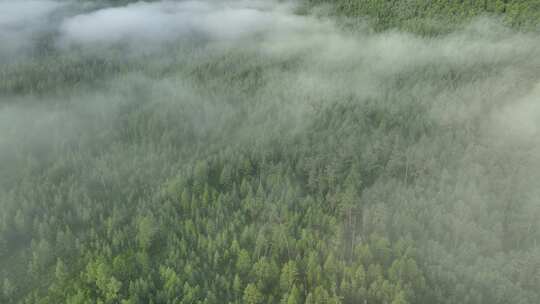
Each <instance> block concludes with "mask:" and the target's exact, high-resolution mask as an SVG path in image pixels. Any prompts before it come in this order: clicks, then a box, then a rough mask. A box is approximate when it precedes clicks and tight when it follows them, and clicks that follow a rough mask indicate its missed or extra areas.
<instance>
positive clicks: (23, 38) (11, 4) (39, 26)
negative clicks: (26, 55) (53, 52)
mask: <svg viewBox="0 0 540 304" xmlns="http://www.w3.org/2000/svg"><path fill="white" fill-rule="evenodd" d="M64 5H65V3H62V2H59V1H52V0H43V1H38V0H20V1H11V0H0V62H1V61H2V59H4V60H6V59H9V58H8V57H12V56H13V55H14V54H17V53H19V52H24V51H26V50H28V48H30V47H32V45H33V41H34V40H35V38H37V35H38V34H39V33H42V32H44V31H46V30H47V29H49V28H50V22H49V20H48V19H49V16H50V15H51V14H52V13H53V12H54V11H55V10H57V9H59V8H60V7H62V6H64Z"/></svg>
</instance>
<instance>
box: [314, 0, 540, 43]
mask: <svg viewBox="0 0 540 304" xmlns="http://www.w3.org/2000/svg"><path fill="white" fill-rule="evenodd" d="M307 1H308V3H309V5H308V7H309V6H313V5H315V6H316V7H317V6H319V5H321V4H326V5H327V6H328V8H329V10H330V11H331V12H332V13H333V14H336V15H342V16H347V17H350V18H352V19H362V20H364V21H366V20H367V21H368V23H370V25H371V26H372V27H373V29H375V30H378V31H381V30H388V29H396V28H397V29H400V30H405V31H410V32H414V33H417V34H421V35H437V34H441V33H448V32H452V31H454V30H456V28H459V27H460V26H461V25H463V24H465V23H467V22H470V21H471V20H473V19H474V18H477V17H479V16H490V17H491V18H496V19H499V20H500V21H501V22H502V23H504V24H506V25H507V26H510V27H513V28H515V29H519V30H525V31H530V30H536V31H538V29H539V25H540V1H539V0H459V1H448V0H307Z"/></svg>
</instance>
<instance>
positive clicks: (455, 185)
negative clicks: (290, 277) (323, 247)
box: [0, 0, 540, 303]
mask: <svg viewBox="0 0 540 304" xmlns="http://www.w3.org/2000/svg"><path fill="white" fill-rule="evenodd" d="M298 7H299V4H296V3H289V2H274V1H254V0H242V1H156V2H135V3H131V4H127V5H123V6H118V5H107V4H105V3H102V2H99V3H94V4H88V3H85V2H79V1H30V0H25V1H8V0H0V69H1V72H0V211H1V212H0V236H2V240H3V242H0V246H2V244H4V245H3V246H5V248H7V249H6V250H5V251H6V252H7V253H4V254H3V253H2V252H0V258H1V259H0V266H1V267H0V269H1V268H4V269H8V270H6V271H4V272H1V271H0V279H2V278H6V279H9V280H10V281H12V282H15V283H14V284H15V285H16V286H17V289H16V290H17V291H16V293H14V294H17V295H19V296H20V298H23V297H27V296H28V297H29V295H30V293H31V291H32V290H30V288H33V287H28V286H34V285H32V284H26V283H25V274H26V273H27V272H28V271H29V270H28V269H27V267H26V266H21V265H26V263H27V262H28V261H30V260H32V259H34V260H36V261H34V260H32V263H34V264H32V265H37V264H39V265H38V266H32V267H37V269H39V270H35V269H34V270H32V271H35V272H36V271H37V272H42V273H47V272H48V271H52V272H54V271H55V270H54V269H53V268H54V267H55V265H56V264H55V263H57V260H58V259H62V258H65V259H67V257H64V256H63V253H62V251H54V250H51V252H53V251H54V252H55V253H54V254H52V253H51V254H50V256H47V257H46V258H43V260H40V258H39V257H36V256H45V254H38V253H39V252H41V251H39V250H41V249H39V248H41V247H40V246H38V244H41V243H40V242H41V240H47V242H49V243H51V246H56V245H55V244H56V242H57V241H56V237H51V238H50V240H49V239H48V236H45V234H46V233H45V232H47V233H49V232H50V234H51V235H53V234H54V235H56V232H55V230H54V229H55V228H51V227H61V228H58V229H68V228H69V229H68V230H69V231H70V233H73V234H74V235H76V238H77V239H78V241H77V242H79V243H77V244H78V245H77V246H79V247H77V248H78V249H76V250H80V251H81V252H82V251H85V250H91V249H89V248H92V250H94V249H95V248H98V247H99V246H98V245H96V244H97V243H99V242H97V241H95V242H90V240H94V239H93V238H94V237H95V235H97V234H100V233H103V234H105V232H103V231H102V230H100V229H102V228H100V227H104V225H106V224H105V222H106V221H107V220H106V219H110V222H113V221H114V220H118V221H121V220H120V219H117V218H116V217H114V216H113V215H112V213H113V211H112V210H113V209H114V210H116V211H114V212H117V211H118V210H123V211H125V212H126V213H127V214H130V215H132V216H133V218H134V220H138V219H140V217H138V215H136V214H131V213H130V212H140V213H137V214H143V215H144V214H146V213H144V212H148V211H147V210H154V211H153V212H155V213H154V214H158V213H159V212H158V211H156V210H158V209H159V208H158V206H161V205H158V204H157V203H155V201H156V200H158V199H157V198H156V197H159V198H161V196H160V195H162V193H163V188H164V187H165V188H166V187H167V186H168V185H170V184H171V183H173V184H174V181H175V180H176V178H177V177H178V176H182V177H185V176H191V175H192V174H196V172H198V171H197V168H198V167H197V165H196V164H199V162H204V161H208V160H209V159H212V160H214V159H222V158H223V159H225V160H223V162H224V163H226V164H236V163H239V162H240V161H237V160H236V158H235V157H237V156H238V155H243V154H242V153H245V154H246V155H250V156H249V157H248V158H250V160H251V161H252V162H253V163H255V162H260V163H257V164H254V165H253V167H254V168H258V169H257V170H260V171H257V172H259V173H258V174H259V175H260V176H258V177H257V178H253V180H252V181H251V180H250V181H251V182H252V183H253V187H254V192H256V191H257V187H261V189H262V187H267V188H266V190H267V191H268V193H274V192H271V191H275V193H276V194H275V195H276V196H278V197H279V195H282V194H281V193H282V192H285V190H283V191H282V190H281V189H280V188H279V187H282V186H283V184H285V183H278V184H279V185H280V186H279V187H278V186H276V187H274V188H272V187H271V186H269V185H268V184H264V183H263V182H262V181H261V180H264V178H267V179H268V180H272V176H274V175H275V176H286V179H287V183H286V184H287V185H288V186H290V187H293V188H295V189H300V190H297V192H298V196H299V197H301V198H302V199H306V200H308V199H312V198H314V199H315V200H316V201H317V202H320V203H321V205H323V206H333V205H332V204H334V203H335V201H336V200H337V201H339V200H340V198H341V197H342V192H344V191H345V189H344V187H345V186H343V188H342V187H341V185H345V182H344V181H345V180H346V179H347V177H348V176H353V175H354V176H356V175H355V174H358V175H359V176H361V178H359V179H361V182H360V181H358V182H357V183H356V184H355V186H354V187H355V189H357V190H358V194H357V196H356V197H355V199H354V200H353V205H355V206H358V208H359V209H361V210H362V211H361V212H360V211H358V214H360V215H359V218H360V219H359V220H358V225H357V226H354V227H352V226H350V223H349V221H350V220H345V219H344V217H342V216H341V215H339V216H336V220H335V224H336V227H340V228H336V230H335V231H340V233H341V231H342V230H343V231H346V232H343V235H345V236H346V237H345V238H352V240H353V241H347V242H349V243H351V242H352V243H354V244H353V245H350V246H352V248H354V247H355V246H363V245H364V244H367V243H369V240H370V238H371V237H372V236H377V237H379V236H382V237H384V238H387V239H388V240H390V242H392V243H394V242H397V240H407V241H411V242H413V243H414V244H415V246H416V248H417V249H416V251H415V254H414V258H415V261H417V263H418V267H419V269H421V271H422V272H423V274H424V276H425V278H426V281H427V283H426V284H427V286H428V287H429V288H426V287H425V286H424V287H422V288H420V287H418V290H420V289H421V290H422V291H421V292H420V291H419V292H418V293H417V294H422V295H421V296H420V295H417V298H414V297H413V296H410V298H409V301H412V303H414V299H416V300H417V301H418V302H417V303H420V302H419V301H420V299H424V300H426V299H428V300H429V299H431V300H433V299H442V298H444V299H446V301H448V303H484V302H485V303H509V301H510V298H511V297H519V299H520V300H521V302H520V303H533V302H534V299H538V296H540V294H539V293H538V290H537V289H534V288H533V287H531V286H535V285H534V284H536V283H540V271H539V270H538V269H535V270H531V266H530V265H538V263H540V254H539V252H540V249H539V248H538V247H537V240H538V239H539V238H540V193H539V192H538V191H539V190H538V189H540V187H538V186H539V183H538V181H539V180H540V158H539V155H540V39H539V38H540V37H539V36H538V35H537V34H533V33H521V32H515V31H513V30H510V29H508V28H505V27H503V26H502V25H500V24H499V23H497V21H495V20H491V19H488V18H480V19H477V20H474V21H473V22H471V23H470V24H468V25H467V26H466V27H465V29H464V30H460V31H457V32H453V33H451V34H448V35H443V36H437V37H429V38H428V37H420V36H416V35H412V34H408V33H404V32H400V31H398V30H392V31H386V32H380V33H375V32H373V31H371V29H370V28H369V27H368V26H365V27H361V28H358V29H355V30H354V31H350V30H346V29H343V28H342V27H341V26H339V25H338V23H336V22H335V20H333V19H331V18H330V17H322V16H314V15H310V14H307V15H300V14H297V11H298ZM279 160H281V161H282V163H280V164H275V167H271V165H269V164H274V163H273V162H276V163H278V162H279ZM208 162H209V163H212V161H208ZM209 166H210V165H209ZM265 168H266V169H267V170H266V171H265ZM268 168H271V170H270V169H268ZM212 170H215V171H219V172H221V170H222V168H221V167H219V168H214V169H208V171H209V172H213V171H212ZM223 170H224V169H223ZM295 170H296V171H295ZM291 172H301V173H291ZM355 172H356V173H355ZM208 174H210V173H208ZM273 174H274V175H273ZM279 174H282V175H279ZM314 176H315V177H316V178H315V177H314ZM317 176H318V177H317ZM263 177H264V178H263ZM209 180H211V178H210V177H209ZM248 180H249V179H248ZM347 180H350V178H349V179H347ZM171 181H173V182H171ZM233 183H234V187H240V184H243V183H242V180H234V181H232V182H231V185H232V184H233ZM248 183H249V182H248ZM180 184H181V183H180ZM263 184H264V185H263ZM182 185H183V184H182ZM259 185H261V186H259ZM193 187H194V188H195V186H193ZM230 187H233V186H230ZM234 187H233V188H234ZM283 187H285V186H283ZM29 189H31V190H32V191H30V190H29ZM235 189H236V188H235ZM178 191H179V193H180V194H181V193H182V189H180V190H178ZM231 191H232V190H231ZM260 191H262V190H260ZM217 192H219V191H218V190H216V193H217ZM257 193H258V192H257ZM180 194H178V195H176V196H174V197H175V198H176V199H178V197H180ZM212 195H214V194H212ZM227 195H228V194H227ZM234 195H236V194H230V196H231V197H233V196H234ZM250 195H251V194H250ZM215 196H216V197H217V194H215ZM268 199H269V200H271V199H275V197H271V196H269V198H268ZM276 200H277V199H276ZM282 201H285V199H283V198H282ZM154 203H155V205H154ZM268 204H269V205H270V203H268ZM51 206H55V207H51ZM94 206H100V207H94ZM143 206H144V207H143ZM50 208H54V210H55V211H49V209H50ZM216 208H217V207H216ZM261 208H269V209H270V207H261ZM328 208H330V207H328ZM332 208H333V207H332ZM277 209H279V207H276V210H277ZM323 209H324V208H323ZM335 209H336V210H338V209H339V208H335ZM142 210H144V212H143V211H142ZM264 210H265V212H268V214H273V213H272V212H277V211H275V210H274V209H271V210H267V209H264ZM324 210H326V209H324ZM332 210H334V209H332ZM54 212H56V213H54ZM332 212H334V211H332ZM335 212H336V213H337V212H341V211H335ZM305 213H307V211H305V212H304V211H303V212H301V214H305ZM52 214H54V217H53V216H52ZM265 214H266V213H265ZM340 214H341V213H340ZM115 216H116V215H115ZM141 216H142V215H141ZM16 217H20V218H22V219H23V220H21V221H22V222H23V223H24V225H23V224H20V221H18V220H17V221H15V220H14V219H15V218H16ZM276 217H277V216H276ZM276 217H270V216H268V218H267V217H264V215H261V219H260V221H261V225H262V223H265V224H268V225H271V223H275V222H276V221H278V220H276ZM122 220H124V219H122ZM125 221H127V222H128V221H129V220H125ZM59 222H61V223H63V224H62V225H60V224H58V223H59ZM42 223H47V225H45V224H42ZM107 223H109V222H107ZM355 223H356V222H355ZM360 223H361V224H360ZM55 225H58V226H55ZM107 225H108V224H107ZM111 225H112V224H111ZM134 225H135V226H136V224H134ZM137 225H138V224H137ZM355 225H356V224H355ZM45 226H46V227H45ZM135 226H134V227H135ZM44 227H45V228H44ZM66 227H67V228H66ZM136 227H139V226H136ZM47 229H48V230H47ZM118 229H119V230H118V231H120V230H121V228H118ZM134 229H135V228H134ZM261 229H262V228H261ZM340 229H341V230H340ZM44 231H45V232H44ZM96 231H97V232H96ZM332 231H333V232H332V233H334V232H335V231H334V230H332ZM351 231H354V233H352V232H351ZM108 233H109V234H111V235H112V234H113V233H112V232H108ZM126 233H127V232H126ZM246 233H247V232H246ZM261 234H262V232H261ZM351 234H352V235H353V236H354V237H351V236H350V235H351ZM298 235H299V233H298ZM339 235H340V234H339V233H338V232H335V235H334V234H332V237H330V238H329V241H328V244H330V243H332V244H334V243H336V244H337V243H339V242H341V241H342V240H341V239H339ZM110 237H111V238H112V236H110ZM171 238H172V237H171ZM291 238H293V239H294V237H293V236H291ZM298 238H299V236H298ZM85 242H88V243H85ZM126 242H128V241H126ZM164 242H165V241H164ZM250 242H251V241H250ZM246 243H249V242H248V241H246ZM253 243H254V241H253ZM81 244H82V245H81ZM339 244H341V243H339ZM117 245H118V243H116V245H114V246H117ZM43 246H45V245H43ZM93 246H95V247H93ZM111 246H112V245H111ZM114 246H112V247H114ZM118 246H119V245H118ZM126 246H127V245H126ZM327 246H328V247H329V248H330V247H332V246H331V245H327ZM340 246H341V245H339V246H338V245H336V246H335V248H339V249H335V250H337V252H338V253H337V254H338V255H342V256H343V257H344V258H343V259H344V261H345V260H346V261H347V262H343V263H350V261H349V260H350V257H349V256H351V255H352V253H350V252H353V251H354V250H353V249H350V248H349V247H347V246H349V245H346V246H345V245H343V247H340ZM99 248H101V247H99ZM332 248H334V247H332ZM347 248H349V249H347ZM74 250H75V249H74ZM95 250H98V249H95ZM100 250H101V249H100ZM145 250H146V249H145ZM268 250H269V251H270V249H268ZM333 250H334V249H333ZM112 251H113V252H114V250H112ZM103 252H107V250H105V249H103ZM171 252H173V251H172V249H171ZM354 252H356V251H354ZM2 254H3V255H2ZM71 254H73V253H71ZM81 254H82V253H81ZM110 254H112V255H114V254H113V253H110ZM145 254H151V253H148V252H146V253H145ZM175 254H176V253H175ZM257 254H258V253H257ZM172 255H173V253H170V256H172ZM103 256H107V254H103ZM254 256H255V253H254ZM299 256H300V254H299ZM411 256H413V254H411ZM107 258H108V257H107ZM12 259H19V260H20V261H22V262H20V263H10V261H11V260H12ZM520 261H527V263H529V264H527V263H524V264H520ZM28 263H30V262H28ZM84 263H86V260H85V262H84ZM535 263H536V264H535ZM389 264H392V263H389ZM85 265H86V264H85ZM501 265H504V266H501ZM508 265H513V266H508ZM383 266H384V265H383ZM77 267H78V266H77ZM77 267H75V266H74V267H73V270H72V271H73V272H74V273H76V272H77V271H79V270H80V271H84V269H86V268H84V267H79V268H77ZM171 267H172V266H171ZM510 268H511V269H510ZM51 269H53V270H51ZM81 269H82V270H81ZM366 269H367V266H366ZM156 271H157V270H156ZM159 271H161V272H163V270H162V269H161V268H160V270H159ZM218 272H219V271H217V270H216V273H218ZM385 273H386V272H385ZM385 275H386V274H385ZM208 276H209V278H208V280H213V278H214V277H215V276H212V277H211V278H210V275H208ZM43 277H46V275H43V276H42V277H40V276H36V277H34V279H33V280H35V281H39V279H40V278H43ZM242 279H244V278H243V277H242ZM123 284H124V285H123V286H124V287H122V288H124V289H121V291H119V293H122V292H124V293H126V294H127V292H128V287H126V286H130V285H129V282H123ZM400 284H401V283H400ZM182 285H183V284H182ZM397 285H398V284H397V283H396V286H397ZM25 286H26V287H25ZM399 286H401V285H399ZM442 286H445V287H444V288H445V289H444V288H443V287H442ZM486 286H488V287H486ZM156 288H157V287H156ZM411 288H413V287H411ZM414 288H417V287H414ZM414 288H413V289H414ZM443 289H444V290H443ZM36 290H37V289H36ZM119 290H120V289H119ZM426 290H427V291H426ZM488 290H505V292H493V293H492V292H488ZM415 291H416V289H415ZM306 294H307V293H306ZM407 296H408V297H409V295H407ZM396 297H397V296H396ZM478 299H481V300H478ZM428 300H426V301H428ZM381 301H382V300H381ZM377 303H378V302H377ZM381 303H382V302H381ZM426 303H427V302H426Z"/></svg>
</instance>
